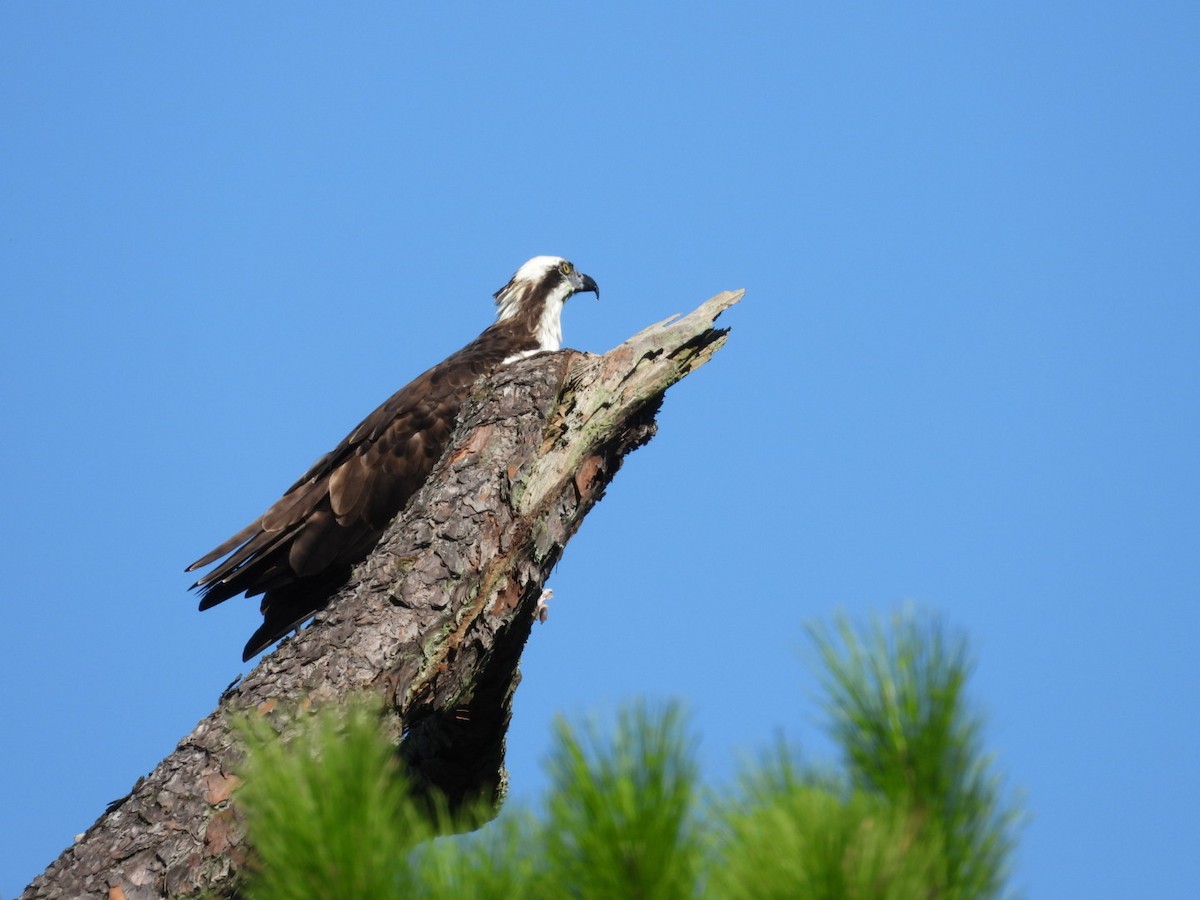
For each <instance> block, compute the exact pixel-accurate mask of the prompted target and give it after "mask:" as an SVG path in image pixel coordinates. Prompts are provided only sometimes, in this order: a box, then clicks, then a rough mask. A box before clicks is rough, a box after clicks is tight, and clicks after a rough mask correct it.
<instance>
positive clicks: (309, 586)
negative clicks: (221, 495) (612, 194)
mask: <svg viewBox="0 0 1200 900" xmlns="http://www.w3.org/2000/svg"><path fill="white" fill-rule="evenodd" d="M580 291H590V292H592V293H594V294H595V295H596V297H597V298H598V297H599V296H600V288H599V287H598V286H597V285H596V282H595V281H594V280H593V279H592V278H591V277H590V276H588V275H584V274H583V273H581V272H579V271H578V270H577V269H576V268H575V266H574V265H572V264H571V263H570V262H568V261H567V260H565V259H562V258H561V257H558V256H535V257H534V258H533V259H531V260H529V262H527V263H525V265H523V266H521V268H519V269H517V271H516V272H515V273H514V274H513V276H512V278H511V279H509V282H508V283H507V284H506V285H504V287H502V288H500V290H498V291H496V293H495V294H494V297H495V299H496V305H497V307H498V315H497V319H496V322H495V323H494V324H492V325H491V327H489V328H488V329H487V330H486V331H484V332H483V333H482V334H481V335H479V337H477V338H475V340H473V341H472V342H471V343H469V344H467V346H465V347H463V348H462V349H461V350H459V351H458V352H457V353H454V354H453V355H451V356H449V357H448V358H447V359H445V360H443V361H442V362H440V363H438V364H437V365H436V366H434V367H433V368H432V369H430V370H429V371H427V372H425V373H424V374H423V375H420V376H418V377H417V378H416V379H414V380H413V381H412V382H410V383H409V384H408V385H407V386H405V387H402V388H401V389H400V390H398V391H397V392H396V393H395V394H393V395H392V396H391V397H389V398H388V399H387V400H386V401H384V403H383V404H382V405H381V406H380V407H379V408H378V409H376V410H375V411H374V412H373V413H371V414H370V415H369V416H367V417H366V418H365V419H363V421H362V423H361V424H360V425H359V426H358V427H357V428H355V429H354V430H353V431H352V432H350V434H349V435H348V436H347V437H346V438H345V439H344V440H343V441H342V442H341V443H340V444H338V445H337V447H335V448H334V449H333V450H332V451H331V452H330V453H326V454H325V455H324V456H322V457H321V458H320V459H319V460H317V461H316V463H314V464H313V466H312V468H310V469H309V470H308V471H307V472H305V473H304V474H303V475H302V476H301V477H300V479H299V480H298V481H297V482H296V483H295V484H293V485H292V486H291V487H290V488H288V490H287V492H286V493H285V494H284V495H283V496H282V497H280V498H279V499H278V500H277V501H275V503H274V504H273V505H272V506H271V508H270V509H268V510H267V511H266V512H265V513H263V514H262V515H261V516H259V517H258V518H257V519H255V520H254V521H253V522H251V523H250V524H249V525H247V526H246V527H245V528H243V529H242V530H241V531H239V532H238V533H237V534H235V535H233V537H231V538H229V540H227V541H225V542H224V543H222V544H221V545H220V546H218V547H216V548H214V549H213V550H211V551H210V552H208V553H206V554H204V556H202V557H200V559H198V560H196V561H195V562H194V563H192V564H191V565H190V566H188V567H187V571H189V572H191V571H193V570H195V569H199V568H202V567H204V566H208V565H211V564H212V563H214V562H216V561H217V560H221V559H222V557H224V559H223V560H222V561H221V562H220V563H219V564H218V565H217V566H216V568H214V569H212V570H211V571H209V572H208V573H206V574H205V575H203V576H201V577H200V578H199V580H198V581H197V582H196V583H195V584H193V585H192V587H193V588H197V589H199V591H200V609H202V610H203V609H209V608H210V607H213V606H216V605H217V604H218V603H220V602H222V601H223V600H228V599H229V598H230V597H233V596H236V595H237V594H243V593H244V594H245V595H246V596H248V597H254V596H257V595H259V594H261V595H262V606H261V608H262V614H263V623H262V626H261V627H260V628H259V629H258V630H257V631H255V632H254V634H253V635H252V636H251V637H250V640H249V641H248V642H247V644H246V649H245V653H244V655H243V657H242V659H243V660H248V659H250V657H252V656H254V655H255V654H256V653H259V652H261V651H262V650H264V649H266V648H267V647H269V646H270V645H271V644H273V643H274V642H275V641H277V640H279V639H280V638H281V637H283V636H284V635H285V634H287V633H288V632H289V631H291V630H292V629H293V628H295V627H297V626H299V625H300V624H301V623H302V622H303V621H304V620H305V619H307V618H308V617H309V616H311V615H312V614H313V613H315V612H317V611H318V610H320V609H321V608H322V607H323V606H324V605H325V604H326V603H327V602H328V600H329V598H330V596H331V595H332V594H333V593H334V591H336V590H337V588H338V587H340V586H341V585H342V584H343V583H344V582H345V581H346V579H347V578H348V577H349V575H350V569H351V567H352V566H353V565H354V564H355V563H358V562H360V561H361V560H363V559H364V558H366V556H367V554H368V553H370V552H371V550H372V548H373V547H374V546H375V544H376V543H377V542H378V541H379V539H380V537H382V536H383V532H384V529H385V528H386V527H387V525H388V523H389V522H390V521H391V520H392V519H393V518H394V517H395V516H396V514H397V513H399V512H400V511H401V510H402V509H403V508H404V505H405V504H406V503H407V502H408V499H409V497H411V496H412V495H413V494H415V493H416V492H417V490H418V489H419V488H420V487H421V485H422V484H424V483H425V479H426V478H427V477H428V476H429V473H430V471H431V470H432V469H433V466H434V464H435V463H436V462H437V461H438V459H439V458H440V457H441V455H442V452H443V451H444V450H445V449H446V444H447V442H448V441H449V439H450V434H451V432H452V431H453V430H454V425H455V421H456V420H457V418H458V413H459V410H460V408H461V407H462V404H463V401H464V400H465V399H466V398H467V395H468V394H469V392H470V390H471V385H472V384H473V383H474V382H475V380H476V379H477V378H479V377H480V376H482V375H487V374H490V373H491V372H494V371H495V370H496V369H498V368H499V367H500V366H503V365H505V364H507V363H511V362H515V361H516V360H519V359H524V358H525V357H528V356H532V355H533V354H535V353H539V352H542V351H547V350H558V349H559V347H560V346H561V345H562V321H561V318H560V316H561V313H562V308H563V304H564V303H565V302H566V300H567V299H568V298H569V297H570V296H571V295H573V294H576V293H579V292H580Z"/></svg>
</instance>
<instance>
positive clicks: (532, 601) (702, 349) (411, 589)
mask: <svg viewBox="0 0 1200 900" xmlns="http://www.w3.org/2000/svg"><path fill="white" fill-rule="evenodd" d="M740 299H741V292H736V293H732V292H726V293H723V294H719V295H717V296H716V297H714V298H712V299H711V300H709V301H708V302H707V303H705V304H704V305H702V306H701V307H700V308H699V309H697V310H696V311H695V312H693V313H691V314H690V315H688V316H686V317H684V318H681V319H677V320H674V321H672V320H668V321H667V322H664V323H661V324H659V325H655V326H652V327H650V328H648V329H646V330H645V331H643V332H641V333H640V334H638V335H636V336H635V337H633V338H631V339H630V340H628V341H626V342H625V343H624V344H622V345H621V346H619V347H617V348H616V349H614V350H612V351H610V352H609V353H606V354H604V355H603V356H591V355H586V354H580V353H576V352H574V351H562V352H559V353H554V354H546V355H542V356H538V357H534V358H532V359H530V360H526V361H524V362H521V363H518V364H516V365H513V366H509V367H507V368H505V369H504V370H503V371H501V372H500V373H498V374H497V375H495V376H493V377H492V378H490V379H487V380H485V381H483V382H481V383H480V384H479V385H477V386H476V389H475V392H474V394H473V397H472V399H471V400H470V401H469V402H468V403H467V405H466V407H465V408H464V411H463V415H462V418H461V420H460V422H459V425H458V428H457V430H456V432H455V435H454V437H453V439H452V442H451V447H450V449H449V450H448V451H447V452H446V454H445V456H444V457H443V459H442V460H441V461H440V462H439V463H438V466H437V468H436V469H435V470H434V473H433V475H432V476H431V477H430V479H429V482H428V483H427V484H426V485H425V487H424V488H422V489H421V491H420V492H419V493H418V494H417V495H416V497H414V498H413V501H412V502H411V503H410V504H409V506H408V508H407V509H406V510H405V511H404V513H402V514H401V515H400V516H398V517H397V519H396V520H395V521H394V522H393V523H392V525H391V526H390V527H389V529H388V531H387V533H386V534H385V535H384V537H383V539H382V540H381V541H380V543H379V545H378V546H377V547H376V548H375V550H374V551H373V552H372V553H371V555H370V556H369V557H368V558H367V560H366V561H365V562H364V563H363V564H362V565H361V566H359V567H358V569H356V571H355V572H354V574H353V576H352V577H351V580H350V581H349V582H348V583H347V585H346V586H345V587H344V588H343V589H342V590H341V591H340V592H339V593H338V594H337V596H336V597H335V599H334V600H333V601H332V602H331V603H330V605H329V606H328V607H327V608H326V609H325V610H324V611H323V612H321V613H319V614H318V615H317V617H316V619H315V620H314V624H313V625H312V626H310V627H308V628H306V629H304V630H303V631H301V632H300V633H299V634H298V635H296V636H294V637H291V638H288V639H286V640H285V641H283V642H282V643H281V644H280V645H279V647H278V648H277V649H276V650H275V651H274V652H273V653H271V654H269V655H268V656H267V657H265V658H264V659H263V660H262V661H261V662H260V663H259V664H258V666H257V667H256V668H255V669H254V670H253V671H252V672H251V673H250V674H249V675H248V676H247V677H246V678H245V679H244V680H243V681H241V682H240V683H238V684H236V685H235V686H232V687H231V688H229V689H228V690H227V691H226V692H225V693H224V695H222V697H221V699H220V703H219V704H218V706H217V709H216V710H215V711H214V712H213V713H211V714H210V715H209V716H207V717H206V718H205V719H203V720H202V721H200V722H199V723H198V724H197V725H196V727H195V729H193V731H192V732H191V734H189V735H187V737H185V738H184V739H183V740H182V741H180V743H179V745H178V746H177V747H176V748H175V750H174V752H172V753H171V755H170V756H168V757H167V758H166V759H164V760H163V761H162V762H161V763H159V764H158V766H157V767H155V769H154V771H153V772H151V773H150V774H149V775H147V776H145V777H143V778H140V779H138V781H137V783H136V784H135V785H134V786H133V789H132V791H131V792H130V794H129V795H128V796H127V797H125V798H124V799H123V800H121V801H118V802H117V803H114V804H113V805H112V806H110V808H109V809H108V811H107V812H106V813H105V814H104V815H103V816H101V818H100V819H98V820H97V821H96V823H95V824H93V825H92V826H91V828H89V829H88V830H87V832H86V833H85V834H83V835H82V836H81V837H80V838H79V840H78V841H76V842H75V844H73V845H72V846H71V847H69V848H67V850H65V851H64V852H63V853H62V855H61V856H60V857H59V858H58V859H57V860H55V861H54V862H53V863H52V864H51V865H50V866H49V868H47V869H46V871H45V872H43V873H42V874H41V875H39V876H38V877H37V878H36V879H35V880H34V881H33V882H32V883H31V884H30V885H29V887H28V888H26V890H25V892H24V893H23V894H22V895H21V896H22V898H26V900H32V898H77V897H105V898H112V900H120V898H127V900H136V898H148V897H161V896H165V895H170V896H176V895H188V894H194V893H198V892H201V891H208V892H211V893H212V894H213V895H215V896H231V895H232V894H234V893H235V892H236V887H237V883H238V879H239V872H240V870H241V868H242V866H243V865H244V863H245V862H246V860H247V858H248V855H249V853H250V851H249V848H248V847H247V846H246V844H245V841H244V833H243V829H242V826H241V822H240V820H239V818H238V816H237V814H236V811H235V808H234V806H233V804H232V796H233V792H234V789H235V788H236V787H237V784H238V778H237V776H236V775H235V772H236V770H237V766H238V761H239V759H240V756H239V752H240V751H239V746H238V741H237V735H236V733H235V732H234V731H233V729H232V727H231V724H232V722H233V720H234V719H235V718H236V717H237V716H239V715H247V714H250V715H260V716H264V717H267V718H268V719H269V720H270V721H271V722H272V724H273V725H274V726H275V727H276V728H277V729H279V730H280V731H281V732H282V731H286V730H287V728H288V720H289V717H294V716H295V715H296V714H297V711H303V710H309V709H312V708H316V707H318V706H320V705H323V704H325V703H330V702H338V701H344V700H346V699H348V698H349V697H351V696H354V695H360V694H364V693H373V694H375V695H378V696H381V697H382V698H383V700H384V703H385V706H386V709H387V710H388V711H389V713H390V714H391V715H392V716H393V719H392V721H393V723H394V725H395V728H394V732H395V735H396V739H397V743H398V747H399V752H400V754H401V755H402V756H403V758H404V759H405V760H406V762H407V764H408V766H409V770H410V774H411V775H412V777H413V778H414V779H415V781H416V782H417V784H418V786H419V788H420V789H422V790H426V789H429V788H435V789H436V790H437V791H438V792H440V793H441V794H443V795H444V796H445V797H446V798H447V799H448V800H449V802H450V804H451V805H452V806H453V805H455V804H458V803H461V802H462V801H464V800H466V799H468V798H473V797H478V796H484V797H488V798H491V799H492V801H493V805H494V806H495V807H498V806H499V804H500V802H501V801H502V799H503V796H504V792H505V778H506V773H505V770H504V740H505V733H506V731H507V728H508V723H509V719H510V717H511V713H512V704H511V701H512V696H513V692H514V690H515V689H516V685H517V682H518V680H519V673H518V670H517V663H518V661H519V658H520V654H521V650H522V648H523V647H524V645H525V641H526V639H527V638H528V636H529V630H530V627H531V625H532V623H533V619H534V617H535V609H536V605H537V601H538V599H539V597H540V595H541V590H542V583H543V582H544V580H545V579H546V577H547V576H548V574H549V573H550V571H551V569H552V568H553V566H554V564H555V563H556V562H557V561H558V558H559V556H560V555H561V553H562V550H563V548H564V546H565V545H566V543H567V541H568V540H569V539H570V537H571V535H573V534H574V533H575V531H576V529H577V528H578V527H579V524H580V522H581V521H582V520H583V517H584V516H585V515H586V514H587V512H588V510H590V509H591V508H592V506H593V505H594V504H595V503H596V501H597V500H598V499H599V498H600V496H601V495H602V494H603V492H604V489H605V487H606V486H607V485H608V483H609V481H610V480H611V479H612V477H613V475H614V474H615V473H616V471H617V469H618V468H619V467H620V465H621V460H622V458H623V457H624V456H625V454H627V453H629V452H630V451H631V450H633V449H634V448H636V447H638V446H640V445H642V444H644V443H645V442H646V441H648V440H649V439H650V438H651V437H652V436H653V434H654V430H655V422H654V415H655V413H656V412H657V410H658V407H659V404H660V403H661V402H662V396H663V392H664V391H665V390H666V389H667V388H668V387H669V386H670V385H672V384H674V383H675V382H676V381H678V380H679V379H681V378H683V377H684V376H685V375H687V374H688V373H689V372H691V371H692V370H693V369H695V368H697V367H698V366H701V365H703V364H704V363H705V362H707V361H708V359H709V358H710V357H711V356H712V354H713V353H714V352H715V351H716V350H717V349H719V348H720V347H721V346H722V345H723V344H724V342H725V337H726V332H725V331H724V330H720V329H715V328H713V322H714V320H715V319H716V317H717V316H718V315H720V313H721V312H722V311H723V310H725V309H726V308H728V307H729V306H731V305H732V304H734V303H736V302H737V301H738V300H740Z"/></svg>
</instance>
